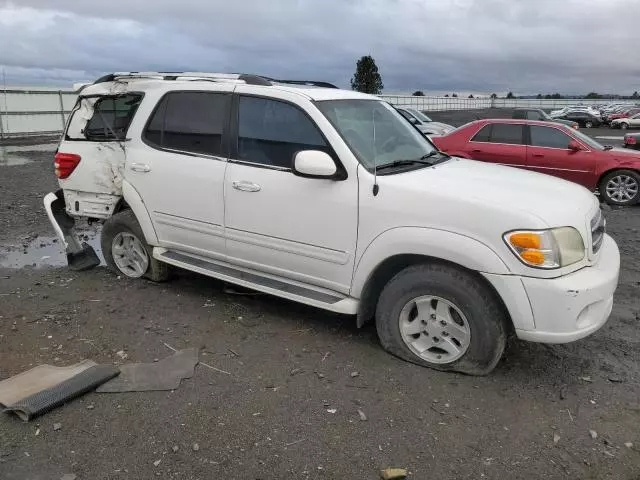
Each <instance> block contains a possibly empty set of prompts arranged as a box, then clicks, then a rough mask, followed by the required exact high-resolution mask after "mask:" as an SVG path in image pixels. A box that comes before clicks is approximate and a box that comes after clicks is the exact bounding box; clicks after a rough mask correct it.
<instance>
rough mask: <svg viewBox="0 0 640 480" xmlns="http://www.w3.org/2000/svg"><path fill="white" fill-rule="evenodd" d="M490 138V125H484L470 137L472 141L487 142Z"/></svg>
mask: <svg viewBox="0 0 640 480" xmlns="http://www.w3.org/2000/svg"><path fill="white" fill-rule="evenodd" d="M490 138H491V125H485V126H484V127H482V128H481V129H480V131H479V132H478V133H476V134H475V136H474V137H473V138H472V139H471V141H472V142H488V141H489V139H490Z"/></svg>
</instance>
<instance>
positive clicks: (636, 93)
mask: <svg viewBox="0 0 640 480" xmlns="http://www.w3.org/2000/svg"><path fill="white" fill-rule="evenodd" d="M631 98H640V95H638V92H637V91H635V92H633V95H631Z"/></svg>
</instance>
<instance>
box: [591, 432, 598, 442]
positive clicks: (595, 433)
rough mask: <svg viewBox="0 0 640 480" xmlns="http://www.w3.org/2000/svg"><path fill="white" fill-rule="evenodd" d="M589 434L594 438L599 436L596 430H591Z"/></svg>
mask: <svg viewBox="0 0 640 480" xmlns="http://www.w3.org/2000/svg"><path fill="white" fill-rule="evenodd" d="M589 435H591V438H593V439H594V440H595V439H596V438H598V432H596V431H595V430H589Z"/></svg>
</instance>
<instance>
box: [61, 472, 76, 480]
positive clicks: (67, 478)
mask: <svg viewBox="0 0 640 480" xmlns="http://www.w3.org/2000/svg"><path fill="white" fill-rule="evenodd" d="M76 478H78V477H77V476H76V475H75V474H74V473H65V474H64V475H63V476H62V477H60V480H76Z"/></svg>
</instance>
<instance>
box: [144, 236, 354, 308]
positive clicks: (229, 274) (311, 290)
mask: <svg viewBox="0 0 640 480" xmlns="http://www.w3.org/2000/svg"><path fill="white" fill-rule="evenodd" d="M153 257H154V258H156V259H158V260H160V261H161V262H165V263H168V264H170V265H174V266H176V267H180V268H184V269H186V270H191V271H194V272H197V273H201V274H203V275H207V276H209V277H213V278H217V279H219V280H224V281H227V282H229V283H234V284H236V285H241V286H243V287H247V288H251V289H253V290H258V291H260V292H264V293H270V294H272V295H276V296H278V297H283V298H287V299H289V300H294V301H296V302H300V303H304V304H306V305H312V306H314V307H318V308H322V309H325V310H330V311H332V312H338V313H345V314H349V315H351V314H356V313H357V311H358V301H357V300H356V299H354V298H351V297H346V296H344V295H341V294H339V293H337V292H332V291H330V290H325V289H317V288H315V287H311V286H305V285H303V284H300V283H291V282H289V281H286V280H283V279H281V278H279V277H275V276H271V275H265V274H261V273H258V272H255V271H252V270H246V269H240V268H238V267H235V266H232V265H230V264H226V263H220V262H215V261H212V260H207V259H204V258H201V257H196V256H193V255H190V254H185V253H182V252H177V251H174V250H166V249H164V248H159V247H156V248H154V249H153Z"/></svg>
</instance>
